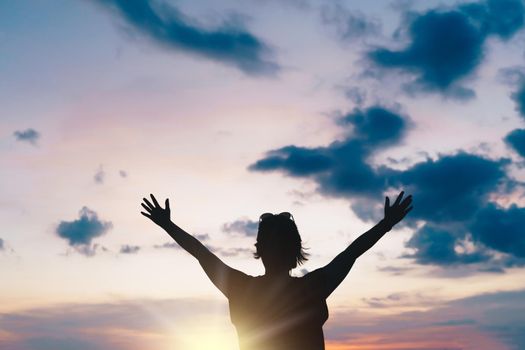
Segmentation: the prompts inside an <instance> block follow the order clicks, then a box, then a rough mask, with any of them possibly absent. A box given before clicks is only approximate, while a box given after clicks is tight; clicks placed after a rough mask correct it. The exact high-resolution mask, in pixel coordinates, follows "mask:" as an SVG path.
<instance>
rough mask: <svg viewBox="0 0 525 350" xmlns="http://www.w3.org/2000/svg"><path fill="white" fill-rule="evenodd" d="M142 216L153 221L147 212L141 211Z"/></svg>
mask: <svg viewBox="0 0 525 350" xmlns="http://www.w3.org/2000/svg"><path fill="white" fill-rule="evenodd" d="M140 213H141V214H142V215H144V216H145V217H147V218H148V219H151V215H149V214H146V213H145V212H143V211H141V212H140Z"/></svg>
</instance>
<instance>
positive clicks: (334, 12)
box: [320, 3, 381, 41]
mask: <svg viewBox="0 0 525 350" xmlns="http://www.w3.org/2000/svg"><path fill="white" fill-rule="evenodd" d="M320 11H321V20H322V22H323V23H324V24H325V25H328V26H333V27H334V28H335V30H336V33H337V35H338V36H339V38H340V39H341V40H343V41H354V40H356V39H360V38H363V37H366V36H369V35H377V34H379V33H380V32H381V22H380V21H379V20H378V19H374V18H369V17H367V16H365V15H364V14H363V13H361V12H357V11H356V12H352V11H350V10H348V9H347V8H346V7H344V6H343V5H342V4H340V3H327V4H324V5H322V6H321V9H320Z"/></svg>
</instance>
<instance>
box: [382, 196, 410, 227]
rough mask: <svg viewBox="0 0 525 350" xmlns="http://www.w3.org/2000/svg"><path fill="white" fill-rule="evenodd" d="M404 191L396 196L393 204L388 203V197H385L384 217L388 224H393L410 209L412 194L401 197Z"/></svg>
mask: <svg viewBox="0 0 525 350" xmlns="http://www.w3.org/2000/svg"><path fill="white" fill-rule="evenodd" d="M404 194H405V192H404V191H401V193H400V194H399V195H398V196H397V199H396V201H395V202H394V204H392V205H390V198H388V196H387V197H386V198H385V218H384V221H386V222H387V223H388V224H389V225H390V226H394V225H395V224H397V223H398V222H400V221H401V220H403V218H404V217H405V216H406V215H407V214H408V212H409V211H411V210H412V205H411V204H412V195H409V196H407V197H405V198H404V199H403V195H404Z"/></svg>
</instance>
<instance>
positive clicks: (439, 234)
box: [405, 224, 491, 266]
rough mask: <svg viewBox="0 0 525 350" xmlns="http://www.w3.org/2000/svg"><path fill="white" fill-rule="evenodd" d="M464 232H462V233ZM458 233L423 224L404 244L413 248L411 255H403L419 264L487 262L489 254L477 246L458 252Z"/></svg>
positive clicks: (444, 264) (442, 264) (441, 264)
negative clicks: (467, 250) (472, 250)
mask: <svg viewBox="0 0 525 350" xmlns="http://www.w3.org/2000/svg"><path fill="white" fill-rule="evenodd" d="M462 234H464V233H462ZM462 234H460V235H458V234H455V233H453V232H450V231H447V230H446V229H443V228H440V227H434V226H433V225H431V224H430V225H429V224H427V225H425V226H424V227H423V228H421V229H419V230H417V231H416V233H415V234H414V235H413V236H412V237H411V238H410V240H409V241H408V242H407V244H406V246H407V247H409V248H415V249H416V252H415V253H414V254H413V255H410V254H407V255H405V257H408V258H413V259H415V260H416V262H418V263H419V264H424V265H426V264H431V265H440V266H446V265H460V264H478V263H483V262H488V261H489V260H490V259H491V256H490V255H489V254H488V253H486V252H485V251H484V250H482V249H481V250H480V249H479V248H478V249H477V250H476V251H474V252H462V253H458V252H457V250H456V247H457V246H458V243H459V242H458V241H459V238H458V236H461V235H462Z"/></svg>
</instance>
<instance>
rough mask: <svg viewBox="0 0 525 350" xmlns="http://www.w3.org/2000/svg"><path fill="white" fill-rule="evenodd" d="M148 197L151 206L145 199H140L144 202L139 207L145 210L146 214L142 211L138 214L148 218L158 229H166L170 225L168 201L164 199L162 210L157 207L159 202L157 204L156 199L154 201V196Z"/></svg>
mask: <svg viewBox="0 0 525 350" xmlns="http://www.w3.org/2000/svg"><path fill="white" fill-rule="evenodd" d="M150 196H151V201H152V202H153V204H151V203H150V201H149V200H148V199H147V198H142V199H143V200H144V202H143V203H141V205H142V207H143V208H144V209H145V210H146V213H145V212H143V211H141V212H140V213H141V214H142V215H144V216H145V217H147V218H149V219H150V220H151V221H153V222H154V223H156V224H157V225H159V226H160V227H162V228H166V227H168V225H169V224H170V223H171V219H170V201H169V199H167V198H166V208H164V209H163V208H162V207H161V206H160V205H159V202H157V199H155V196H153V195H152V194H150Z"/></svg>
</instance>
